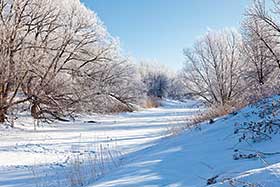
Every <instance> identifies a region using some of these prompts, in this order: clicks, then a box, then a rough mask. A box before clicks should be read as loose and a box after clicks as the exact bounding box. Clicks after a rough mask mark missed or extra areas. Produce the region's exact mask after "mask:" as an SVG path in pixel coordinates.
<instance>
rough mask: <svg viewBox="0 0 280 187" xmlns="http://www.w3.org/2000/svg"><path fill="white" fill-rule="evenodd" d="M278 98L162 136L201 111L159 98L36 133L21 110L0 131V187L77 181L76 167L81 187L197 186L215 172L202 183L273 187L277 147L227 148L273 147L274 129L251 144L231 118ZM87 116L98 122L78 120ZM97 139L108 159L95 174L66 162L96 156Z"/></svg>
mask: <svg viewBox="0 0 280 187" xmlns="http://www.w3.org/2000/svg"><path fill="white" fill-rule="evenodd" d="M279 99H280V97H279V96H275V97H273V98H270V99H266V100H264V101H262V102H260V103H258V104H256V105H252V106H248V107H246V108H244V109H242V110H241V111H239V112H238V113H237V114H236V115H235V114H230V115H228V116H225V117H221V118H219V119H216V120H215V123H214V124H211V125H210V124H208V123H207V122H205V123H203V124H201V125H200V128H197V129H187V130H185V132H183V133H181V134H179V135H177V136H174V135H173V136H169V135H170V134H168V133H169V132H170V129H171V128H174V127H183V126H184V125H185V123H186V121H187V119H189V118H192V117H193V115H194V114H195V113H197V112H198V111H200V110H202V109H201V108H200V105H199V104H198V102H196V101H185V102H178V101H170V100H165V101H164V102H162V105H161V107H160V108H157V109H149V110H143V111H138V112H133V113H123V114H119V115H103V116H100V115H94V116H90V115H88V116H86V115H83V116H80V117H79V118H78V120H76V121H75V122H71V123H56V124H55V125H53V126H52V127H50V126H48V125H44V126H41V127H40V128H39V129H38V131H37V132H33V131H32V130H31V129H32V121H30V119H29V118H28V117H27V118H26V119H25V120H21V121H20V122H17V124H16V127H17V130H13V129H7V130H5V129H2V130H1V131H0V133H1V137H0V141H1V146H0V186H1V187H2V186H5V187H11V186H13V187H22V186H43V187H47V186H58V187H59V186H79V185H78V183H75V182H76V181H74V182H73V178H75V177H77V175H79V174H82V175H85V177H84V178H85V179H84V180H83V181H82V184H83V186H90V187H142V186H149V187H157V186H158V187H162V186H169V187H199V186H206V184H207V180H208V179H211V178H213V177H215V176H217V177H216V178H215V180H216V183H215V184H212V185H209V186H217V187H227V186H240V187H241V186H242V187H243V186H258V185H259V186H265V187H278V186H280V155H279V154H274V155H266V156H264V157H258V158H252V159H240V160H234V159H233V155H234V154H235V150H239V151H242V152H243V153H253V152H266V153H273V152H279V151H280V150H279V145H280V135H278V134H275V135H273V138H272V140H269V141H261V142H258V143H252V142H249V141H247V142H246V141H243V142H239V141H238V140H239V136H240V135H238V134H234V131H235V129H236V127H237V124H240V123H242V122H247V121H258V120H260V117H259V115H258V114H259V112H260V111H262V110H263V109H264V108H266V107H267V106H268V105H271V104H272V103H273V102H274V101H275V100H279ZM276 117H278V116H276ZM279 117H280V116H279ZM89 120H94V121H97V123H84V122H85V121H89ZM22 123H23V124H25V126H23V125H22ZM100 145H102V146H104V147H107V148H108V149H107V151H108V150H110V152H109V153H110V154H111V153H112V154H113V155H114V156H113V157H114V158H115V159H111V160H110V159H108V160H107V161H105V162H104V163H105V164H106V165H105V166H104V167H103V169H102V170H99V171H98V172H99V173H100V175H98V176H97V177H92V176H89V175H87V174H88V173H90V169H92V168H89V167H87V165H89V162H87V161H85V162H84V164H83V165H81V167H84V168H85V169H82V170H80V168H78V167H77V165H75V164H74V165H73V163H71V162H70V161H69V158H72V157H73V156H74V157H75V156H78V155H79V156H82V157H83V156H84V157H83V158H85V159H87V158H88V157H86V156H85V155H98V153H100V152H101V151H102V149H100ZM104 150H105V149H103V151H104ZM112 162H113V163H112ZM75 166H76V167H75ZM79 166H80V165H79ZM77 168H78V169H77ZM99 168H100V167H99ZM77 171H79V172H77ZM79 184H81V183H79ZM253 184H254V185H253Z"/></svg>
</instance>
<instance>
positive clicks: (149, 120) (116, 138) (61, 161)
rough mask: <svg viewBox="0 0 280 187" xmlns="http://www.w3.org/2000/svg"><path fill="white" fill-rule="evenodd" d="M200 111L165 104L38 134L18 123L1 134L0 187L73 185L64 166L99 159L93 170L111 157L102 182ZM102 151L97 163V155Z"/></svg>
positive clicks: (27, 124)
mask: <svg viewBox="0 0 280 187" xmlns="http://www.w3.org/2000/svg"><path fill="white" fill-rule="evenodd" d="M198 110H199V108H198V105H197V102H194V101H189V102H186V103H181V102H175V101H165V102H163V107H160V108H157V109H148V110H144V111H138V112H133V113H123V114H119V115H102V116H101V115H94V116H81V117H79V118H78V119H77V120H76V121H74V122H63V123H55V124H52V125H47V124H43V125H42V126H41V127H40V128H38V129H37V131H36V132H34V131H33V121H32V120H31V118H30V117H25V118H23V117H21V118H20V120H18V121H16V124H15V129H4V128H2V130H0V186H18V187H21V186H60V183H62V184H63V186H67V185H69V186H70V183H74V182H71V180H72V179H69V178H73V176H72V177H71V176H69V175H76V174H71V172H73V171H72V170H73V169H71V167H72V166H71V167H68V165H71V164H72V165H74V166H75V164H73V162H71V159H73V158H76V157H79V159H80V157H82V156H84V155H86V156H84V157H83V159H84V160H86V159H87V158H89V157H95V155H98V154H99V157H100V158H98V159H97V160H98V163H96V164H95V165H98V164H99V165H100V164H102V165H103V164H104V163H103V159H106V158H103V156H104V157H112V158H111V159H108V161H107V162H117V164H115V166H114V167H112V166H111V165H110V164H108V166H107V167H106V165H105V166H102V167H101V168H100V167H99V166H98V167H99V168H97V169H96V170H98V171H96V173H99V174H98V175H101V176H102V175H104V174H105V172H106V173H107V172H109V171H111V170H114V169H116V168H119V166H120V165H122V164H123V163H122V162H126V161H122V159H125V157H126V155H128V154H130V153H133V152H136V151H139V150H141V149H144V148H146V147H150V146H152V145H153V144H155V143H156V142H157V141H156V140H159V139H161V138H163V137H166V136H167V134H168V133H169V132H170V129H172V128H174V127H181V126H184V124H185V121H186V119H187V118H190V117H191V116H192V115H193V114H194V113H195V112H197V111H198ZM88 121H96V122H97V123H87V122H88ZM105 151H107V153H106V155H105V154H104V153H101V154H102V158H101V156H100V155H101V154H100V152H105ZM108 152H109V153H108ZM108 155H109V156H108ZM101 159H102V163H101V162H100V160H101ZM92 160H94V161H96V160H95V159H92ZM104 162H106V160H105V161H104ZM74 166H73V167H74ZM69 170H70V171H69ZM104 170H105V171H104ZM85 172H88V169H87V170H84V171H83V173H85ZM100 173H101V174H100ZM89 182H90V177H89V181H88V180H87V179H83V181H82V182H81V181H80V183H83V184H88V183H89Z"/></svg>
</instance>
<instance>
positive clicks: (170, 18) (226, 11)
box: [81, 0, 250, 70]
mask: <svg viewBox="0 0 280 187" xmlns="http://www.w3.org/2000/svg"><path fill="white" fill-rule="evenodd" d="M81 1H82V2H83V3H84V4H85V5H86V6H87V7H89V8H90V9H92V10H93V11H95V12H96V13H97V15H98V16H99V17H100V18H101V20H102V21H103V22H104V23H105V25H106V27H107V29H108V31H109V32H110V33H111V34H112V35H113V36H116V37H118V38H119V39H120V41H121V45H122V48H123V50H124V52H125V53H126V54H127V55H131V56H133V57H135V58H136V59H137V60H139V61H140V60H157V61H158V62H159V63H161V64H165V65H166V66H167V67H168V68H171V69H173V70H178V69H180V68H181V67H182V66H183V62H184V57H183V54H182V51H183V48H185V47H190V46H192V44H193V43H194V41H195V40H196V39H197V38H198V37H199V36H201V35H203V34H204V33H205V32H207V30H208V29H222V28H225V27H237V28H238V27H239V24H240V22H241V20H242V14H243V13H244V9H245V8H246V7H247V6H248V5H249V2H250V1H249V0H81Z"/></svg>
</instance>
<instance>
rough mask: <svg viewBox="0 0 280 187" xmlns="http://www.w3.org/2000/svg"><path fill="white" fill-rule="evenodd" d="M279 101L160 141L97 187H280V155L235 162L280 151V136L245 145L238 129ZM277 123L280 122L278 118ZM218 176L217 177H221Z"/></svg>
mask: <svg viewBox="0 0 280 187" xmlns="http://www.w3.org/2000/svg"><path fill="white" fill-rule="evenodd" d="M276 100H279V97H274V98H271V99H266V100H264V101H262V102H260V103H258V104H256V105H254V106H249V107H247V108H245V109H243V110H241V111H240V112H238V113H237V115H233V114H232V115H229V116H226V117H224V118H221V119H218V120H217V121H216V122H215V123H214V124H212V125H209V124H202V125H201V130H188V131H187V132H185V133H183V134H182V135H180V136H178V137H171V138H167V139H164V140H160V141H158V142H157V143H156V144H155V145H154V146H152V147H149V148H146V149H144V150H140V151H138V152H136V153H133V154H131V155H129V156H128V157H126V159H125V160H126V164H124V165H123V166H121V168H119V169H117V170H115V172H113V173H110V174H109V175H107V176H106V177H104V178H102V179H101V180H99V181H97V182H95V183H93V184H92V185H91V186H92V187H109V186H110V187H140V186H141V187H142V186H153V187H156V186H159V187H161V186H170V187H200V186H206V184H207V180H208V179H211V178H213V179H214V180H215V181H216V183H215V184H212V186H240V187H244V186H248V187H249V186H250V187H256V186H265V187H279V186H280V155H279V153H278V154H275V155H268V156H264V157H257V158H252V159H240V160H234V159H233V155H234V154H235V150H237V149H238V150H239V151H241V152H242V153H248V154H249V153H256V152H265V153H274V152H279V151H280V136H279V135H273V139H272V140H270V141H262V142H259V143H251V142H248V141H247V142H246V141H245V142H241V143H239V141H238V140H239V138H240V135H236V134H234V131H235V129H236V126H237V124H239V123H242V122H249V121H258V120H260V117H259V112H260V111H262V110H263V109H264V108H266V107H267V106H271V105H272V104H273V102H275V101H276ZM276 117H280V115H279V114H277V116H276ZM215 176H216V177H215Z"/></svg>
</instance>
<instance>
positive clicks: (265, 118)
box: [234, 99, 280, 142]
mask: <svg viewBox="0 0 280 187" xmlns="http://www.w3.org/2000/svg"><path fill="white" fill-rule="evenodd" d="M257 105H259V106H261V108H260V109H259V111H256V113H257V116H258V118H259V119H258V120H257V121H248V122H243V123H241V124H238V123H237V124H235V128H236V130H235V132H234V133H235V134H238V135H239V141H240V142H242V141H248V140H250V141H253V142H260V141H263V140H269V139H271V138H272V137H271V135H272V134H278V133H280V100H275V101H273V102H269V101H268V100H267V99H264V100H263V101H261V102H259V103H258V104H257Z"/></svg>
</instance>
